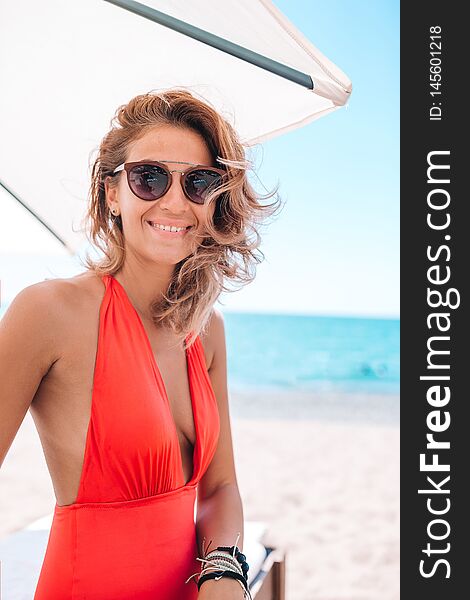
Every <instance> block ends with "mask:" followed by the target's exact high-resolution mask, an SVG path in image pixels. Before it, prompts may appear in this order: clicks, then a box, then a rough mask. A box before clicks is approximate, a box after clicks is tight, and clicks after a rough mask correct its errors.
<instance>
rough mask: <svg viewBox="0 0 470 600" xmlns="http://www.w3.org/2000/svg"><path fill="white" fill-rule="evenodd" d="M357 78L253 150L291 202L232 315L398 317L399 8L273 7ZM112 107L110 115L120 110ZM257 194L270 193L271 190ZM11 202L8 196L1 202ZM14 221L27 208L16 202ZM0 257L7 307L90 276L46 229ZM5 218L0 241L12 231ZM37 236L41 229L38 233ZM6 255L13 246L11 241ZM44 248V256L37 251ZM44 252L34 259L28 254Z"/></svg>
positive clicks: (346, 1)
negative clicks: (296, 125)
mask: <svg viewBox="0 0 470 600" xmlns="http://www.w3.org/2000/svg"><path fill="white" fill-rule="evenodd" d="M275 4H276V5H277V6H278V8H279V9H280V10H281V11H282V12H284V14H285V15H286V16H287V18H288V19H290V20H291V21H292V22H293V23H294V25H296V26H297V27H298V28H299V29H300V30H301V31H302V32H303V33H304V34H305V35H306V36H307V37H308V38H309V39H310V40H311V41H312V43H313V44H314V45H315V46H317V47H318V48H319V50H320V51H321V52H323V53H324V54H325V55H326V56H327V57H328V58H329V59H330V60H332V61H333V62H334V63H336V64H337V65H338V66H339V67H340V68H341V69H342V70H343V71H344V72H345V73H346V74H347V75H348V77H349V78H350V79H351V80H352V83H353V93H352V95H351V100H350V102H349V105H348V106H347V107H346V108H341V109H340V110H338V111H336V112H334V113H331V114H330V115H328V116H326V117H324V118H321V119H319V120H318V121H315V122H313V123H311V124H310V125H307V126H306V127H303V128H302V129H299V130H296V131H292V132H289V133H287V134H285V135H283V136H281V137H279V138H276V139H273V140H270V141H268V142H266V143H265V144H263V145H262V146H261V147H259V148H258V149H257V150H256V152H255V155H254V156H255V159H256V160H255V162H256V164H257V166H258V169H257V174H258V176H259V178H260V179H261V181H262V182H263V184H264V186H266V187H267V188H268V189H272V188H273V187H274V185H275V184H276V182H277V181H278V180H279V181H280V183H281V187H280V190H279V192H280V194H281V196H282V197H283V199H284V200H285V206H284V209H283V211H282V212H281V214H280V216H279V217H278V218H277V219H276V220H275V221H274V222H272V223H271V224H270V225H269V227H268V228H267V229H265V228H263V230H262V234H263V243H262V246H261V250H262V251H263V252H264V254H265V256H266V259H265V261H264V262H263V263H262V264H261V265H259V266H258V271H257V273H258V274H257V278H256V280H255V281H254V282H253V283H252V284H250V285H249V286H247V287H246V288H243V289H242V290H240V291H237V292H235V293H232V294H225V295H223V296H222V297H221V300H222V303H223V304H222V305H221V308H222V310H233V311H236V310H239V311H253V312H284V313H302V314H330V315H348V316H350V315H351V316H352V315H361V316H390V317H397V316H398V315H399V3H398V1H391V0H381V1H380V2H370V1H369V2H366V1H365V0H356V1H354V2H352V1H351V0H336V1H334V0H333V1H331V0H330V1H328V2H326V1H325V2H318V1H317V2H311V1H306V0H302V1H299V0H297V1H296V2H288V1H287V0H275ZM110 110H111V109H110ZM258 189H259V190H260V191H264V190H263V189H262V188H261V187H259V184H258ZM4 202H5V203H11V204H12V202H11V201H10V200H9V199H7V198H5V199H4V198H3V196H2V203H4ZM9 211H10V214H11V215H15V214H17V215H20V213H21V209H20V208H18V207H13V206H10V207H9ZM29 227H31V228H32V227H33V226H32V225H28V224H27V225H25V236H26V237H28V238H29V239H32V237H31V236H34V240H35V242H34V244H33V245H32V246H31V247H30V248H29V250H26V253H25V248H26V247H27V246H26V245H24V246H23V253H22V254H18V253H17V252H16V250H15V248H13V247H12V248H9V246H8V245H7V248H8V249H9V250H10V252H11V253H10V254H6V253H5V252H3V253H2V252H1V251H0V269H1V271H0V277H1V279H2V284H3V285H2V288H3V301H5V300H7V299H8V296H11V294H12V293H13V294H14V293H16V292H17V291H19V289H21V288H22V287H25V286H26V285H28V284H30V283H33V282H35V281H40V280H41V279H43V278H45V277H68V276H72V275H73V274H75V273H78V272H80V271H82V270H83V269H82V268H81V267H80V265H79V264H78V262H77V261H76V260H72V259H70V258H68V257H67V256H66V255H65V254H64V253H61V254H57V247H56V244H55V243H54V242H53V241H51V240H50V239H48V238H47V235H46V234H43V233H41V234H39V235H38V234H37V233H36V232H34V234H33V233H32V232H33V229H31V230H29ZM8 229H9V227H8V225H7V223H5V221H3V223H0V236H2V237H4V239H5V237H6V236H8ZM29 231H31V233H29ZM2 248H5V244H2ZM38 250H39V254H38ZM32 251H34V252H35V254H36V257H33V256H31V254H28V252H32Z"/></svg>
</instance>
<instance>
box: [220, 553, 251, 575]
mask: <svg viewBox="0 0 470 600" xmlns="http://www.w3.org/2000/svg"><path fill="white" fill-rule="evenodd" d="M216 550H222V551H224V552H228V553H229V554H232V555H235V558H236V559H237V561H238V562H239V563H240V566H241V568H242V571H243V575H244V576H245V578H246V579H248V570H249V568H250V567H249V565H248V563H247V562H246V556H245V555H244V554H243V553H242V552H241V551H240V549H239V548H238V546H217V548H216Z"/></svg>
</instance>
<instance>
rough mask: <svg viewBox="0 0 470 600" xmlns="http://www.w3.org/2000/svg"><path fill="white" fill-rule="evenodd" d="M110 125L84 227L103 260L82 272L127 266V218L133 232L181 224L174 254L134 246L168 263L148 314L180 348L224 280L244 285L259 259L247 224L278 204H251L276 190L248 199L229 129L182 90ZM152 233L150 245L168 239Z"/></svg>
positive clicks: (131, 239) (127, 109) (135, 105)
mask: <svg viewBox="0 0 470 600" xmlns="http://www.w3.org/2000/svg"><path fill="white" fill-rule="evenodd" d="M113 124H114V127H113V128H112V129H111V131H110V132H109V133H108V134H107V135H106V136H105V138H104V139H103V141H102V143H101V146H100V148H99V152H98V157H97V158H96V161H95V163H94V166H93V171H92V186H91V189H90V204H89V210H88V213H87V216H86V218H87V227H85V232H87V233H88V232H89V234H90V235H89V238H90V241H91V242H92V244H94V245H96V246H97V247H99V248H100V249H101V250H102V251H103V252H104V254H105V257H104V258H103V259H102V260H100V261H97V262H96V261H93V260H92V259H90V258H87V260H86V264H87V266H88V268H90V269H91V270H93V271H94V272H96V273H100V274H108V273H116V272H117V271H119V270H120V269H121V268H122V267H123V265H124V263H125V262H126V260H127V261H129V260H133V259H132V255H133V253H134V252H135V251H136V248H137V247H139V248H140V244H141V243H142V241H143V239H144V238H139V236H136V230H135V228H134V225H135V221H134V220H133V219H134V218H135V219H140V223H141V224H140V225H139V227H140V228H141V227H142V226H143V224H149V223H150V222H151V223H158V224H160V225H169V226H172V225H173V226H183V227H186V226H188V225H190V226H191V229H190V231H189V232H188V233H187V234H184V235H182V236H181V239H179V240H178V242H180V243H179V245H177V246H175V247H173V246H172V245H169V244H166V245H163V244H162V243H160V244H152V246H151V248H150V249H149V248H147V249H146V250H144V249H143V248H142V250H143V251H144V254H145V255H146V256H148V254H147V252H149V251H150V252H151V253H152V256H153V257H154V259H155V258H157V259H158V257H159V258H160V260H161V259H163V260H164V261H165V262H167V261H170V262H171V277H170V284H169V286H165V287H164V289H160V294H159V298H158V300H157V301H156V302H155V303H154V304H153V305H152V307H151V314H152V319H153V321H154V323H155V324H159V323H163V322H165V325H166V326H167V327H170V328H171V329H172V330H173V331H174V333H175V334H176V335H178V336H179V339H180V340H182V339H183V338H184V337H185V335H186V332H187V331H188V330H194V331H201V330H203V328H204V325H205V324H207V323H208V316H209V314H210V312H211V310H212V306H213V304H214V302H215V300H216V299H217V298H218V297H219V295H220V293H221V292H222V291H230V290H229V288H228V287H227V285H226V284H227V282H228V281H230V283H232V284H233V283H239V284H241V285H245V284H247V283H249V282H251V281H252V280H253V279H254V276H255V275H254V266H255V265H256V263H259V262H261V260H262V256H263V255H262V252H261V251H259V250H258V247H259V244H260V236H259V234H258V230H257V225H258V223H260V222H261V221H263V220H264V219H266V218H268V217H269V216H272V215H274V214H276V212H277V211H278V210H279V208H280V200H279V198H278V199H276V201H274V202H273V203H272V204H261V203H260V202H259V200H261V199H262V200H266V199H268V198H270V197H271V196H273V195H274V194H275V193H276V191H277V189H276V190H274V191H273V192H271V193H270V194H267V195H266V196H260V195H257V194H256V192H255V191H254V189H253V188H252V186H251V185H250V183H249V181H248V178H247V172H248V170H249V167H250V163H249V161H248V160H247V159H246V158H245V150H244V147H243V146H242V144H241V143H240V142H239V140H238V136H237V133H236V132H235V130H234V129H233V128H232V127H231V125H230V124H229V123H228V122H227V121H225V120H224V119H223V118H222V117H221V116H220V115H219V114H218V113H217V112H216V111H215V110H214V109H213V108H211V107H210V106H209V105H207V104H206V103H203V102H201V101H200V100H199V99H197V98H195V97H194V96H192V95H191V94H190V93H189V92H187V91H185V90H172V91H168V92H165V93H162V94H155V95H154V94H145V95H143V96H137V97H136V98H134V99H133V100H131V102H129V103H128V104H127V105H125V106H122V107H120V109H118V111H117V113H116V116H115V118H114V119H113ZM178 165H185V166H183V167H179V168H178ZM170 169H171V170H170ZM122 171H125V172H126V175H127V177H124V178H123V177H122V176H121V173H122ZM176 173H178V175H176ZM176 179H179V181H176ZM118 194H119V196H120V201H119V203H117V202H116V197H117V195H118ZM188 200H189V202H188ZM110 213H111V214H110ZM140 231H141V229H140ZM152 231H155V230H154V229H153V230H152ZM157 235H159V238H158V239H159V240H160V242H166V241H168V242H170V240H172V239H173V238H172V237H169V236H168V235H165V236H164V235H161V234H160V232H157ZM152 239H154V238H152ZM124 240H125V241H124ZM191 339H192V338H191Z"/></svg>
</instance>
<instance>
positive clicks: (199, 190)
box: [113, 160, 226, 204]
mask: <svg viewBox="0 0 470 600" xmlns="http://www.w3.org/2000/svg"><path fill="white" fill-rule="evenodd" d="M165 162H171V163H177V164H181V165H192V168H191V169H186V170H185V171H178V170H176V169H174V170H172V171H170V170H169V169H168V167H167V166H166V165H164V164H163V161H151V160H146V161H140V162H129V163H123V164H122V165H119V167H116V169H114V171H113V175H114V174H116V173H118V172H119V171H123V170H124V171H126V173H127V183H128V185H129V188H130V189H131V191H132V192H133V193H134V194H135V195H136V196H137V197H138V198H140V199H141V200H148V201H150V200H158V198H161V197H162V196H164V195H165V194H166V193H167V191H168V190H169V189H170V186H171V183H172V179H173V176H172V173H181V175H182V176H181V178H180V182H181V187H182V188H183V191H184V193H185V195H186V197H187V198H188V199H189V200H191V202H194V203H195V204H204V202H205V201H206V198H207V195H208V194H209V192H212V191H213V190H214V189H217V187H218V186H219V185H220V184H221V183H222V179H223V177H224V176H225V175H226V171H223V170H222V169H216V168H215V167H206V166H204V165H197V164H194V163H188V162H183V161H177V160H174V161H172V160H167V161H165Z"/></svg>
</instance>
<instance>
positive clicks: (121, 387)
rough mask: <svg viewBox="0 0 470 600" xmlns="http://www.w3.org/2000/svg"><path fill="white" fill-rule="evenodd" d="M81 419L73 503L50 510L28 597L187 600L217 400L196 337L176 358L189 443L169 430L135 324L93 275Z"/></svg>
mask: <svg viewBox="0 0 470 600" xmlns="http://www.w3.org/2000/svg"><path fill="white" fill-rule="evenodd" d="M102 279H103V282H104V284H105V287H106V291H105V294H104V297H103V300H102V303H101V307H100V319H99V337H98V349H97V354H96V364H95V373H94V381H93V395H92V408H91V417H90V422H89V426H88V432H87V438H86V449H85V457H84V463H83V469H82V474H81V479H80V485H79V490H78V496H77V499H76V502H75V503H74V504H70V505H66V506H58V505H57V503H56V505H55V509H54V519H53V522H52V527H51V531H50V535H49V540H48V545H47V550H46V555H45V558H44V562H43V565H42V570H41V574H40V577H39V582H38V585H37V588H36V593H35V596H34V600H66V599H67V600H82V599H83V600H85V599H86V600H131V599H132V600H194V599H195V598H196V597H197V586H196V585H195V578H194V577H193V578H192V579H191V580H190V581H189V582H188V583H186V584H185V581H186V579H187V578H188V577H189V576H190V575H192V574H193V573H195V572H198V571H199V570H200V567H201V563H200V562H199V561H197V560H196V557H197V544H196V529H195V522H194V509H195V499H196V488H197V484H198V482H199V481H200V479H201V477H202V476H203V475H204V473H205V471H206V469H207V467H208V466H209V464H210V461H211V460H212V457H213V455H214V453H215V450H216V446H217V441H218V436H219V414H218V409H217V401H216V398H215V395H214V391H213V389H212V385H211V381H210V378H209V375H208V372H207V368H206V363H205V358H204V350H203V347H202V344H201V340H200V338H199V337H197V338H196V341H195V343H194V344H193V345H192V346H191V347H190V348H189V349H188V350H187V352H186V361H187V370H188V380H189V387H190V392H191V401H192V408H193V418H194V424H195V429H196V443H195V446H194V453H193V474H192V477H191V479H190V481H189V482H188V483H187V484H185V482H184V473H183V467H182V459H181V450H180V445H179V441H178V433H177V430H176V425H175V422H174V420H173V416H172V412H171V408H170V403H169V401H168V397H167V394H166V390H165V386H164V382H163V379H162V376H161V374H160V372H159V370H158V366H157V364H156V361H155V358H154V355H153V351H152V347H151V345H150V341H149V338H148V336H147V333H146V331H145V328H144V326H143V323H142V321H141V319H140V317H139V315H138V313H137V311H136V310H135V308H134V307H133V305H132V304H131V302H130V300H129V298H128V296H127V294H126V292H125V290H124V288H123V287H122V285H121V284H120V283H119V282H118V281H117V280H116V279H115V278H114V277H112V276H110V275H105V276H103V278H102Z"/></svg>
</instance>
